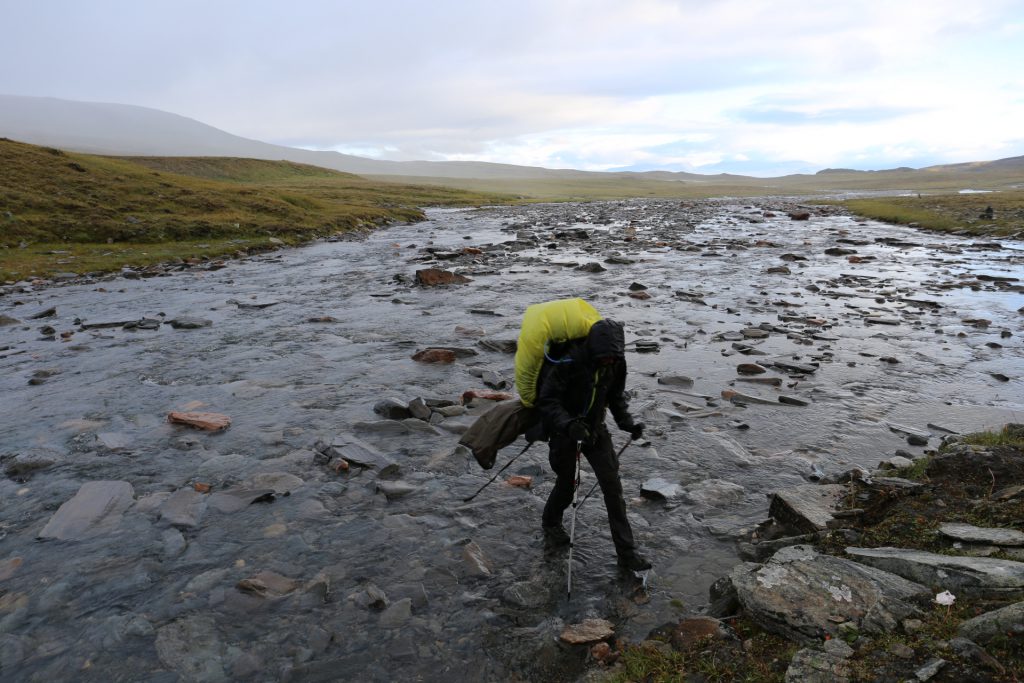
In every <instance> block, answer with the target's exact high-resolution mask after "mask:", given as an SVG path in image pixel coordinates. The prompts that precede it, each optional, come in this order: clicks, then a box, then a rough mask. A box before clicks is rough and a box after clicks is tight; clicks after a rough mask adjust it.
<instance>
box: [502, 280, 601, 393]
mask: <svg viewBox="0 0 1024 683" xmlns="http://www.w3.org/2000/svg"><path fill="white" fill-rule="evenodd" d="M598 320H601V314H600V313H598V312H597V309H596V308H594V307H593V306H591V305H590V304H588V303H587V302H586V301H584V300H583V299H559V300H557V301H546V302H544V303H542V304H534V305H533V306H530V307H529V308H527V309H526V313H525V314H523V324H522V326H521V327H520V328H519V345H518V347H517V348H516V391H518V392H519V400H521V401H522V402H523V405H524V406H527V407H532V406H533V403H534V401H536V400H537V376H538V375H539V374H540V368H541V366H542V365H543V364H544V352H545V351H546V350H547V347H548V345H549V344H557V343H560V342H566V341H569V340H570V339H580V338H581V337H586V336H587V333H588V332H590V328H591V327H593V326H594V323H596V322H597V321H598Z"/></svg>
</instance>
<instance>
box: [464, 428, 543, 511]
mask: <svg viewBox="0 0 1024 683" xmlns="http://www.w3.org/2000/svg"><path fill="white" fill-rule="evenodd" d="M532 445H533V442H532V441H527V442H526V447H525V448H523V450H521V451H519V453H518V455H516V456H515V457H513V458H512V459H511V460H509V461H508V462H507V463H506V464H505V466H504V467H502V468H501V469H500V470H498V471H497V472H496V473H495V475H494V476H493V477H491V478H490V480H489V481H488V482H487V483H486V484H484V485H483V486H481V487H480V488H479V489H477V492H476V493H474V494H473V495H472V496H470V497H469V498H463V499H462V502H463V503H468V502H469V501H471V500H473V499H474V498H476V497H477V496H479V495H480V492H481V491H483V490H484V489H485V488H487V487H488V486H490V485H491V484H493V483H494V480H495V479H497V478H498V477H499V476H501V473H502V472H504V471H505V470H507V469H508V467H509V465H511V464H512V463H514V462H515V461H516V460H518V459H519V456H520V455H522V454H523V453H525V452H526V451H528V450H530V446H532Z"/></svg>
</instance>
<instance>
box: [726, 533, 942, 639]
mask: <svg viewBox="0 0 1024 683" xmlns="http://www.w3.org/2000/svg"><path fill="white" fill-rule="evenodd" d="M730 578H731V580H732V583H733V585H734V586H735V587H736V593H737V596H738V598H739V600H740V603H741V604H742V605H743V607H744V608H745V609H746V611H747V613H748V614H749V615H750V616H751V618H752V619H753V620H754V621H755V622H757V623H758V624H760V625H761V626H762V627H764V628H765V629H767V630H769V631H772V632H773V633H778V634H780V635H782V636H784V637H786V638H789V639H791V640H796V641H799V642H806V643H818V642H821V640H822V639H823V638H824V637H825V636H826V635H828V636H831V637H836V636H838V635H839V628H838V624H839V623H842V622H853V623H854V624H855V625H856V626H857V628H858V629H859V630H860V631H861V632H863V633H867V634H882V633H888V632H890V631H893V630H895V629H896V628H897V627H898V626H899V623H900V620H902V619H905V618H907V617H912V616H917V615H919V614H920V611H919V610H918V609H917V608H916V607H914V606H913V605H912V604H911V603H910V601H911V600H913V599H919V598H920V597H921V596H924V595H929V594H930V592H931V591H930V589H928V588H926V587H925V586H922V585H920V584H917V583H913V582H911V581H907V580H906V579H903V578H901V577H899V576H896V575H895V574H891V573H889V572H886V571H882V570H880V569H875V568H873V567H868V566H865V565H862V564H859V563H857V562H853V561H851V560H847V559H844V558H840V557H833V556H831V555H822V554H820V553H818V552H817V551H816V550H815V549H814V547H813V546H809V545H795V546H790V547H788V548H783V549H781V550H779V551H778V552H777V553H775V555H774V557H772V559H771V560H769V561H768V562H767V563H766V564H764V565H758V564H753V563H749V562H747V563H743V564H741V565H739V566H737V567H736V568H735V569H733V571H732V573H731V574H730Z"/></svg>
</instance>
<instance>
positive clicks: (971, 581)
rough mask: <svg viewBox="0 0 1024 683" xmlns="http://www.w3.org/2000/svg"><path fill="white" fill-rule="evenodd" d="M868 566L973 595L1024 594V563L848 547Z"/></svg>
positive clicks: (897, 549)
mask: <svg viewBox="0 0 1024 683" xmlns="http://www.w3.org/2000/svg"><path fill="white" fill-rule="evenodd" d="M846 554H847V555H850V556H851V557H852V558H853V559H855V560H857V561H858V562H861V563H863V564H866V565H870V566H872V567H877V568H879V569H884V570H886V571H890V572H893V573H894V574H899V575H900V576H902V577H904V578H906V579H909V580H911V581H917V582H919V583H923V584H925V585H928V586H932V587H937V588H940V589H941V590H948V591H952V592H953V594H956V593H957V592H958V591H962V592H964V593H967V594H970V595H980V596H991V597H1004V596H1007V595H1017V594H1020V595H1024V562H1013V561H1012V560H997V559H993V558H990V557H954V556H952V555H939V554H936V553H928V552H923V551H920V550H907V549H905V548H847V549H846Z"/></svg>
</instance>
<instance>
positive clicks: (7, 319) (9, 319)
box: [0, 315, 21, 327]
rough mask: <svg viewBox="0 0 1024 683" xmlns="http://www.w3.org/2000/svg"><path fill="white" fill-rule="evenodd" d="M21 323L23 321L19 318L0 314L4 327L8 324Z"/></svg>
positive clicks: (0, 320) (0, 321)
mask: <svg viewBox="0 0 1024 683" xmlns="http://www.w3.org/2000/svg"><path fill="white" fill-rule="evenodd" d="M20 324H21V321H20V320H18V319H17V318H12V317H11V316H9V315H0V327H4V326H6V325H20Z"/></svg>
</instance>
